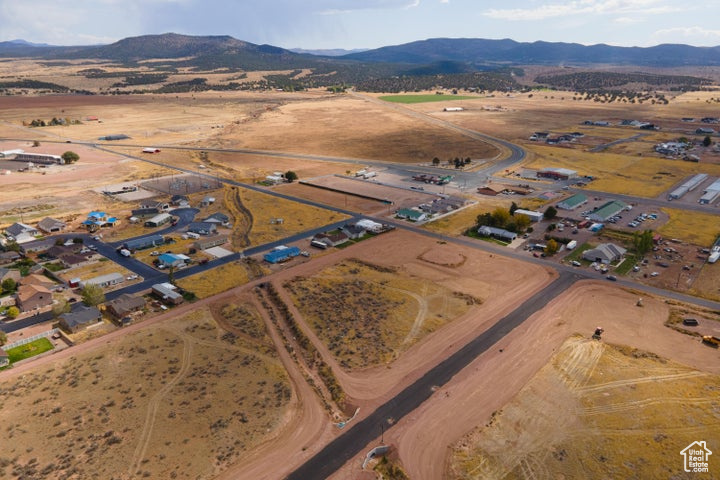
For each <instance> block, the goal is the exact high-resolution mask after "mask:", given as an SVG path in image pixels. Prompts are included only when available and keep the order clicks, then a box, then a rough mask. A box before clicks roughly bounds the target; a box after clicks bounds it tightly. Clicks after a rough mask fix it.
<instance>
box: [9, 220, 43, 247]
mask: <svg viewBox="0 0 720 480" xmlns="http://www.w3.org/2000/svg"><path fill="white" fill-rule="evenodd" d="M39 233H40V232H39V231H38V230H37V229H36V228H35V227H31V226H30V225H26V224H24V223H13V224H12V225H10V226H9V227H7V228H6V229H5V236H7V237H8V239H10V240H14V241H15V242H16V243H19V244H23V243H28V242H32V241H34V240H35V236H36V235H39Z"/></svg>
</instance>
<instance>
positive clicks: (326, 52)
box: [289, 48, 368, 57]
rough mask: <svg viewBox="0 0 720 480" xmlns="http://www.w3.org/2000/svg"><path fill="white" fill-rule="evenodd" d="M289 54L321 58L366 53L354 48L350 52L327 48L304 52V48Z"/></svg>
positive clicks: (361, 49) (295, 49) (362, 49)
mask: <svg viewBox="0 0 720 480" xmlns="http://www.w3.org/2000/svg"><path fill="white" fill-rule="evenodd" d="M289 50H290V51H291V52H295V53H306V54H308V55H318V56H322V57H340V56H342V55H350V54H351V53H361V52H366V51H368V49H367V48H354V49H352V50H345V49H344V48H328V49H317V50H305V49H304V48H291V49H289Z"/></svg>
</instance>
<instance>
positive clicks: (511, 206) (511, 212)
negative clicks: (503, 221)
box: [510, 202, 520, 215]
mask: <svg viewBox="0 0 720 480" xmlns="http://www.w3.org/2000/svg"><path fill="white" fill-rule="evenodd" d="M518 208H520V207H518V205H517V203H515V202H512V203H511V204H510V215H515V210H517V209H518Z"/></svg>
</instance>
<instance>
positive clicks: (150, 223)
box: [145, 212, 173, 228]
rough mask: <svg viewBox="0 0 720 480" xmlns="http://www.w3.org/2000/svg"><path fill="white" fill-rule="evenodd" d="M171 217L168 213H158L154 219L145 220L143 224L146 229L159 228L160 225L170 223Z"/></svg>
mask: <svg viewBox="0 0 720 480" xmlns="http://www.w3.org/2000/svg"><path fill="white" fill-rule="evenodd" d="M172 219H173V217H172V215H170V214H169V213H166V212H163V213H158V214H157V215H155V216H154V217H152V218H151V219H150V220H147V221H146V222H145V226H146V227H152V228H155V227H159V226H161V225H165V224H166V223H170V222H171V221H172Z"/></svg>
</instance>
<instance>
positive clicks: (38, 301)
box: [15, 284, 53, 312]
mask: <svg viewBox="0 0 720 480" xmlns="http://www.w3.org/2000/svg"><path fill="white" fill-rule="evenodd" d="M15 302H16V304H17V306H18V308H19V309H20V311H22V312H30V311H32V310H38V309H40V308H44V307H49V306H50V305H52V303H53V299H52V292H50V290H48V289H47V288H46V287H43V286H42V285H26V284H23V285H20V287H18V291H17V294H16V295H15Z"/></svg>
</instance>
